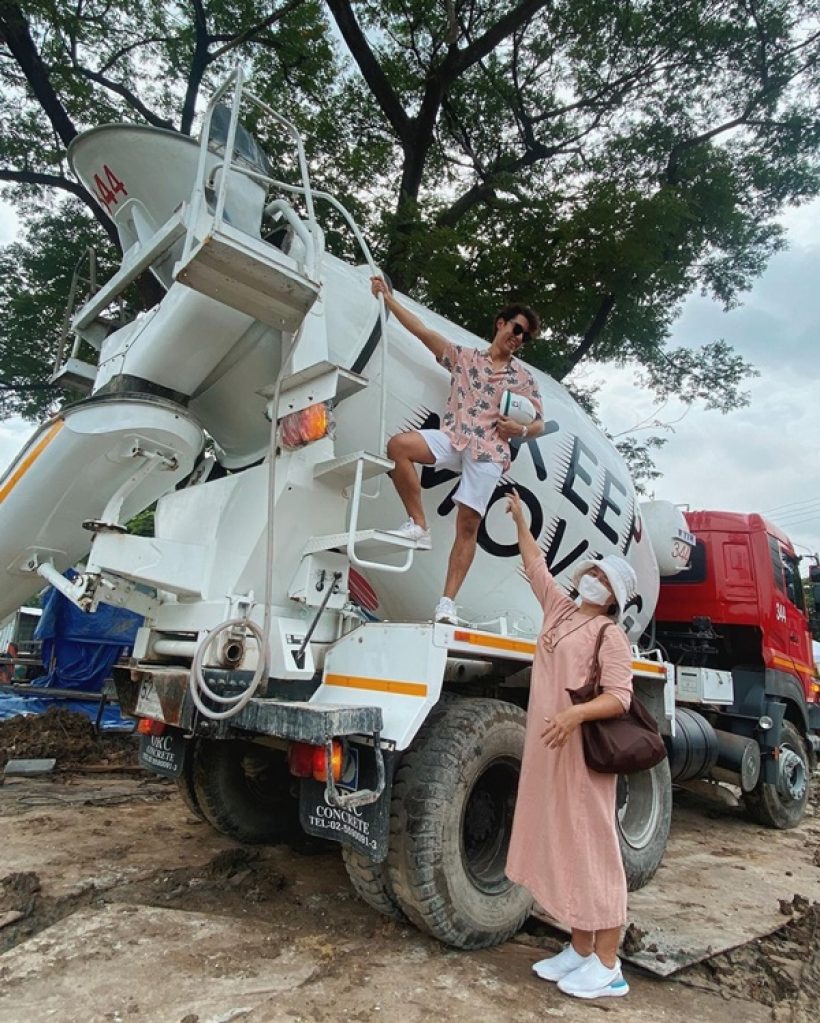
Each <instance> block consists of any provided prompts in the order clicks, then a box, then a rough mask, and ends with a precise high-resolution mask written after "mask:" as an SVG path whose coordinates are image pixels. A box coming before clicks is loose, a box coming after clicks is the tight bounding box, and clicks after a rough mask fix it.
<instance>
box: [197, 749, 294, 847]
mask: <svg viewBox="0 0 820 1023" xmlns="http://www.w3.org/2000/svg"><path fill="white" fill-rule="evenodd" d="M193 764H194V775H193V777H194V795H195V796H196V800H197V803H198V804H199V807H200V809H201V810H202V814H203V815H204V817H205V819H206V820H207V821H208V822H209V823H210V824H211V825H212V826H213V827H214V828H216V830H217V831H220V832H222V834H223V835H228V836H229V837H230V838H233V839H235V840H236V841H237V842H242V843H247V844H252V845H256V844H271V845H274V844H276V843H279V842H285V841H288V840H289V839H292V838H293V837H294V836H295V835H296V834H297V832H298V830H299V803H298V800H297V799H296V798H295V797H294V796H292V795H291V793H290V785H291V778H290V774H289V772H288V767H287V760H286V757H285V754H284V753H283V752H282V751H281V750H276V749H271V748H269V747H266V746H261V745H259V744H258V743H253V742H245V741H243V740H241V739H222V740H220V739H200V740H199V741H198V743H197V746H196V750H195V752H194V758H193Z"/></svg>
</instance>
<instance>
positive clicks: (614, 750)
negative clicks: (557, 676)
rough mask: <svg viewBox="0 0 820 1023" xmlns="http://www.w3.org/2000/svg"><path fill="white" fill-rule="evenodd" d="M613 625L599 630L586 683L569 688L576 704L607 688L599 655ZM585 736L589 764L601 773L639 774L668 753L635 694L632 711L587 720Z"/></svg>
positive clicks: (583, 727)
mask: <svg viewBox="0 0 820 1023" xmlns="http://www.w3.org/2000/svg"><path fill="white" fill-rule="evenodd" d="M612 624H613V623H611V622H610V623H608V624H607V625H604V626H603V628H602V629H601V630H600V631H599V632H598V637H597V639H596V640H595V652H594V653H593V655H592V664H591V665H590V669H589V675H588V676H587V681H586V684H585V685H583V686H581V687H580V689H567V692H568V693H569V698H570V700H572V702H573V703H575V704H577V703H589V701H590V700H594V699H595V697H596V696H600V695H601V692H602V691H603V690H602V689H601V664H600V660H599V655H600V652H601V643H602V641H603V638H604V633H605V632H606V630H607V629H608V628H609V627H610V625H612ZM581 735H582V739H583V743H584V760H586V763H587V767H588V768H590V770H592V771H597V772H598V773H599V774H635V773H636V772H637V771H646V770H648V769H649V768H650V767H654V766H655V765H656V764H659V763H660V762H661V761H662V760H663V759H664V757H665V756H666V746H664V743H663V739H662V738H661V736H660V734H659V732H658V727H657V725H656V724H655V719H654V718H653V717H652V715H651V714H650V713H649V711H648V710H647V709H646V707H644V705H643V704H642V703H641V701H640V700H639V699H638V697H637V696H635V694H634V693H633V694H632V703H631V705H630V707H629V710H628V711H625V712H624V713H623V714H621V715H619V716H618V717H614V718H602V719H601V720H599V721H584V723H583V724H582V725H581Z"/></svg>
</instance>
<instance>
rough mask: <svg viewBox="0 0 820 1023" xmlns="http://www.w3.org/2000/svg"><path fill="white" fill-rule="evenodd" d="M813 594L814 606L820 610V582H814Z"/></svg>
mask: <svg viewBox="0 0 820 1023" xmlns="http://www.w3.org/2000/svg"><path fill="white" fill-rule="evenodd" d="M811 595H812V597H813V598H814V606H815V607H816V608H817V609H818V610H820V583H812V587H811Z"/></svg>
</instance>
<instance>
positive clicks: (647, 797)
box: [616, 760, 672, 892]
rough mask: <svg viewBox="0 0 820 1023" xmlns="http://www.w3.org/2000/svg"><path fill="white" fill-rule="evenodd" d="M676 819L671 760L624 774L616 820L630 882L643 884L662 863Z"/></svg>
mask: <svg viewBox="0 0 820 1023" xmlns="http://www.w3.org/2000/svg"><path fill="white" fill-rule="evenodd" d="M671 823H672V776H671V773H670V770H669V761H668V760H662V761H661V762H660V763H659V764H656V765H655V767H653V768H651V769H650V770H649V771H639V772H638V773H637V774H630V775H620V776H619V778H618V803H617V811H616V824H617V829H618V842H619V844H620V847H621V858H622V859H623V862H624V872H625V873H626V886H627V888H628V889H629V891H631V892H636V891H637V890H638V889H639V888H643V887H644V885H646V884H648V883H649V881H650V880H651V879H652V878H653V877H654V875H655V871H656V870H657V869H658V867H659V866H660V865H661V860H662V859H663V854H664V852H665V851H666V842H667V839H668V838H669V828H670V825H671Z"/></svg>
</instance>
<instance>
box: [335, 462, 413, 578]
mask: <svg viewBox="0 0 820 1023" xmlns="http://www.w3.org/2000/svg"><path fill="white" fill-rule="evenodd" d="M363 476H364V462H363V461H362V460H361V459H359V461H358V462H357V463H356V478H355V480H354V482H353V495H352V496H351V498H350V520H349V522H348V527H347V529H348V533H347V557H348V560H349V561H350V562H351V564H353V565H355V566H356V567H357V568H372V569H374V570H375V571H378V572H406V571H407V570H408V569H409V568H410V566H411V565H412V564H413V554H414V553H415V548H414V547H410V548H409V549H408V551H407V557H406V558H405V559H404V561H403V562H402V564H401V565H385V564H384V562H382V561H368V560H367V559H366V558H360V557H359V555H358V554H357V553H356V540H355V536H356V526H357V525H358V522H359V506H360V504H361V496H362V478H363Z"/></svg>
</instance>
